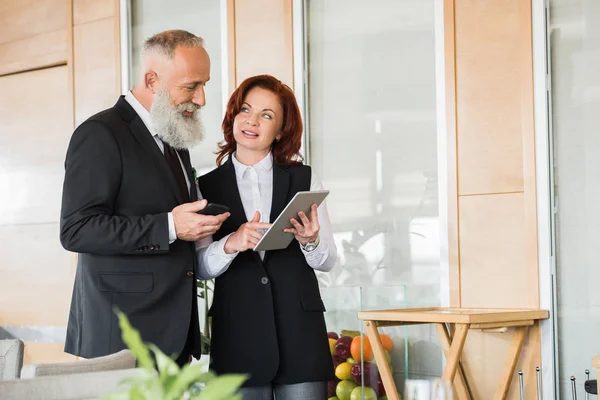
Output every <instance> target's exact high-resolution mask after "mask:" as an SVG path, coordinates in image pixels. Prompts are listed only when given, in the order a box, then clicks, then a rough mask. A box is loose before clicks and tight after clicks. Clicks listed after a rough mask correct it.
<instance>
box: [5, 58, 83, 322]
mask: <svg viewBox="0 0 600 400" xmlns="http://www.w3.org/2000/svg"><path fill="white" fill-rule="evenodd" d="M67 80H68V73H67V67H66V66H61V67H54V68H48V69H43V70H38V71H32V72H26V73H20V74H14V75H9V76H4V77H0V93H3V94H10V95H2V96H0V120H1V121H2V125H0V141H1V142H2V143H4V146H1V147H0V160H2V166H3V168H2V169H1V170H0V181H1V182H3V183H4V184H5V187H6V188H9V190H4V191H2V192H0V204H2V209H1V210H0V243H1V244H0V253H1V254H2V258H0V304H18V305H19V306H18V307H3V308H2V311H1V312H0V313H1V314H2V322H1V324H2V325H38V326H39V325H41V326H45V325H51V326H65V325H66V321H67V316H68V306H69V297H70V292H71V290H72V289H71V287H72V283H73V277H74V269H73V261H72V255H71V254H70V253H68V252H66V251H65V250H64V249H62V247H61V245H60V242H59V237H58V222H59V215H60V202H61V191H62V181H63V176H64V170H63V162H64V156H65V153H66V149H67V144H68V140H69V138H70V136H71V131H72V123H71V118H72V109H71V102H70V94H69V90H68V84H67V83H68V82H67ZM40 88H44V90H40ZM32 92H35V93H36V97H35V100H34V101H33V102H32V98H31V93H32Z"/></svg>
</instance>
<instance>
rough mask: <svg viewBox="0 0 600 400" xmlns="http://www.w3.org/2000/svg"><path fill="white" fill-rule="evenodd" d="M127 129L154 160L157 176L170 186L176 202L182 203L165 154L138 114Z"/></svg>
mask: <svg viewBox="0 0 600 400" xmlns="http://www.w3.org/2000/svg"><path fill="white" fill-rule="evenodd" d="M136 115H137V114H136ZM129 130H130V131H131V133H133V136H135V138H136V140H137V141H138V143H140V144H141V145H142V147H143V148H144V150H146V153H147V154H148V155H149V156H150V158H151V159H152V161H153V162H154V166H155V167H156V169H157V171H158V174H159V176H160V177H161V178H162V179H163V180H164V181H165V183H166V184H167V186H169V187H170V188H171V192H173V195H174V196H175V198H176V199H177V202H178V204H182V203H183V198H182V197H181V194H180V193H179V188H178V186H177V182H176V181H175V177H174V176H173V173H172V172H171V169H170V168H169V165H168V164H167V161H166V160H165V156H164V154H163V153H162V152H161V151H160V149H159V148H158V145H157V144H156V141H155V140H154V138H153V137H152V134H151V133H150V131H149V130H148V128H146V125H144V122H143V121H142V119H141V118H140V117H139V116H138V117H137V118H134V119H133V120H132V121H131V124H130V125H129Z"/></svg>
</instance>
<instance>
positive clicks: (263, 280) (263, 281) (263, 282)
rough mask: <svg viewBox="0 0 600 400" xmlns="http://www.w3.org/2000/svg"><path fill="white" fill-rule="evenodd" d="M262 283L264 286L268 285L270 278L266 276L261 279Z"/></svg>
mask: <svg viewBox="0 0 600 400" xmlns="http://www.w3.org/2000/svg"><path fill="white" fill-rule="evenodd" d="M260 283H262V284H263V285H266V284H267V283H269V278H267V277H266V276H263V277H262V278H261V279H260Z"/></svg>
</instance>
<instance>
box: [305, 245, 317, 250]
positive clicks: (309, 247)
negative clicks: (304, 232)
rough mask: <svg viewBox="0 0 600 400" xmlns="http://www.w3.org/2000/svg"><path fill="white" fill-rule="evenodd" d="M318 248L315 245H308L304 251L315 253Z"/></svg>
mask: <svg viewBox="0 0 600 400" xmlns="http://www.w3.org/2000/svg"><path fill="white" fill-rule="evenodd" d="M316 247H317V246H315V244H314V243H307V244H306V246H304V250H305V251H313V250H314V249H315V248H316Z"/></svg>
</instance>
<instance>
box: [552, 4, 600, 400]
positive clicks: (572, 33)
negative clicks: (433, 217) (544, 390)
mask: <svg viewBox="0 0 600 400" xmlns="http://www.w3.org/2000/svg"><path fill="white" fill-rule="evenodd" d="M598 21H600V2H598V1H597V0H570V1H565V0H551V1H550V46H551V71H552V80H551V82H552V130H553V141H554V143H553V145H554V154H553V157H554V164H555V165H554V173H555V182H554V183H555V187H554V190H555V195H556V199H557V200H556V204H557V205H558V208H557V211H558V212H557V214H556V260H557V261H556V263H557V265H556V290H557V307H558V308H557V312H556V316H557V320H558V335H557V337H558V363H559V368H558V370H559V388H560V392H559V393H558V397H559V398H570V397H571V381H570V377H571V376H575V377H576V378H577V379H576V383H577V391H578V392H579V393H580V394H581V393H584V389H583V383H584V382H585V375H584V373H585V370H586V369H589V370H590V371H591V372H592V373H591V376H590V379H595V370H594V369H593V368H591V360H592V357H593V356H596V355H600V340H598V336H599V333H600V291H599V290H598V282H600V268H599V263H598V260H600V246H598V242H599V239H600V180H599V179H598V177H599V175H598V171H600V157H599V156H598V155H599V154H600V135H599V134H598V127H599V126H600V112H598V111H599V110H600V74H598V70H599V66H600V40H598V39H599V38H600V24H599V23H598Z"/></svg>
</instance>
